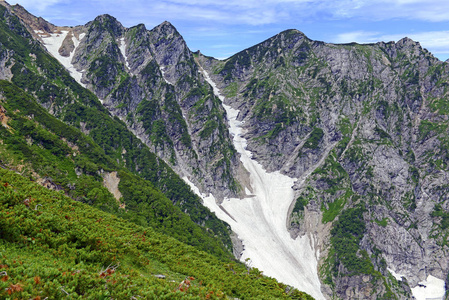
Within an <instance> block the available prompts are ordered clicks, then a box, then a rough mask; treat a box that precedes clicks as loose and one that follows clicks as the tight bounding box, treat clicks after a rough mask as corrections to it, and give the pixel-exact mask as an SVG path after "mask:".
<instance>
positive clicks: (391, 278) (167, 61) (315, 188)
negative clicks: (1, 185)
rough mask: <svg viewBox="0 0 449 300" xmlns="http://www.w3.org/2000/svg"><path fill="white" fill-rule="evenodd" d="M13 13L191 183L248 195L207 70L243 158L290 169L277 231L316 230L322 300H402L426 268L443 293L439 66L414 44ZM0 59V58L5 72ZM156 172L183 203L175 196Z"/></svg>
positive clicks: (74, 120) (67, 117)
mask: <svg viewBox="0 0 449 300" xmlns="http://www.w3.org/2000/svg"><path fill="white" fill-rule="evenodd" d="M11 10H12V11H14V13H16V14H17V15H18V16H19V17H20V18H21V20H22V21H23V22H24V23H25V24H27V27H28V29H29V30H30V31H31V32H32V34H33V37H34V38H35V39H37V40H39V41H40V42H42V43H43V44H44V46H46V47H47V49H48V50H49V52H50V53H52V55H53V56H54V57H56V58H57V59H58V60H59V61H60V62H61V63H63V64H64V66H65V67H66V68H67V69H68V70H69V71H71V75H72V77H74V78H75V79H76V80H77V81H78V82H79V83H80V84H82V85H83V86H85V87H86V88H87V89H89V90H90V91H92V92H93V93H94V94H95V95H96V96H97V97H98V98H99V99H100V100H101V101H102V105H99V104H98V103H97V104H95V105H92V107H93V108H95V109H98V110H99V111H107V112H108V113H109V114H111V115H112V116H114V117H115V121H116V122H118V123H119V124H121V126H122V127H121V128H124V127H126V128H128V130H130V131H131V132H132V133H133V134H134V135H135V136H137V137H138V138H139V139H140V141H142V142H143V143H144V144H145V145H147V146H148V147H149V149H151V150H152V151H153V152H154V153H156V154H157V156H158V157H160V158H161V159H162V160H164V161H165V162H166V163H167V164H168V165H170V166H171V167H172V168H173V169H174V170H175V172H176V173H177V174H178V175H179V176H180V177H187V178H188V179H189V180H190V181H191V182H192V183H193V184H194V185H195V186H197V187H198V188H199V191H200V192H201V193H203V194H205V195H208V194H209V193H211V194H213V195H214V196H215V197H216V198H217V200H218V202H220V201H222V200H223V199H226V198H233V197H241V198H243V197H244V196H247V195H248V194H250V190H251V176H250V175H249V173H248V171H247V170H245V168H244V167H243V165H242V162H241V161H240V157H239V154H238V153H237V152H236V150H235V147H234V145H233V142H232V136H231V135H230V133H229V131H228V127H229V123H228V116H227V114H226V112H225V110H224V109H223V107H222V103H221V102H220V100H219V99H218V98H217V97H216V96H215V95H214V93H213V90H212V88H211V86H210V85H209V84H208V82H207V81H206V80H205V78H204V75H202V73H201V72H200V71H201V70H202V69H204V70H206V71H207V72H208V74H210V76H211V77H212V79H213V81H214V82H215V83H216V84H217V86H218V88H219V89H220V91H221V92H222V93H223V94H224V96H225V100H224V101H225V103H226V104H227V105H230V106H231V107H233V108H235V109H238V110H239V111H240V113H239V115H238V120H239V121H243V125H242V126H243V130H244V132H245V133H244V137H245V139H246V140H247V141H248V145H247V149H248V150H249V151H251V153H252V155H253V157H252V158H253V159H255V160H256V161H257V162H259V163H261V164H262V166H263V167H264V168H265V169H266V170H268V171H269V172H274V171H280V172H281V173H282V174H285V175H288V176H289V177H291V178H297V179H298V180H297V181H296V183H295V185H294V190H295V201H293V203H292V204H291V206H290V213H289V216H288V224H286V230H287V228H288V230H289V231H290V234H291V236H292V237H293V238H295V237H297V236H303V235H308V236H309V237H310V238H311V239H312V240H313V247H314V249H315V251H316V253H317V259H318V261H319V267H318V270H317V272H318V274H319V277H320V280H321V284H322V286H321V290H322V292H323V294H324V295H325V296H326V297H328V298H340V299H378V298H383V299H393V298H396V299H410V298H411V296H412V294H413V295H422V291H423V288H422V287H420V282H422V281H424V280H426V279H427V278H431V277H429V275H432V276H434V277H437V278H438V279H439V281H438V284H437V286H434V285H431V284H430V285H428V288H427V292H428V293H430V292H429V290H432V291H434V290H435V291H436V292H435V293H436V294H435V295H436V296H435V297H440V296H441V297H442V293H444V290H445V287H444V282H445V284H446V286H447V285H448V279H447V278H448V273H449V263H448V262H449V260H448V259H447V258H448V248H447V247H448V243H447V238H448V230H449V226H448V221H447V220H449V202H448V201H447V200H448V198H447V195H448V189H449V185H447V178H449V177H448V175H449V174H448V162H449V153H448V149H449V139H448V136H449V135H448V133H449V132H448V125H449V124H448V121H449V120H448V114H449V99H448V86H449V66H448V64H447V62H441V61H439V60H438V59H436V58H435V57H433V56H432V55H431V54H430V53H429V52H428V51H427V50H425V49H423V48H422V47H421V46H420V45H419V43H417V42H415V41H412V40H410V39H408V38H404V39H402V40H400V41H398V42H397V43H394V42H389V43H383V42H380V43H376V44H367V45H359V44H355V43H352V44H329V43H325V42H318V41H313V40H310V39H309V38H307V37H306V36H305V35H304V34H303V33H301V32H300V31H298V30H286V31H283V32H281V33H279V34H277V35H276V36H274V37H272V38H270V39H267V40H266V41H263V42H261V43H260V44H258V45H255V46H253V47H251V48H248V49H245V50H243V51H241V52H239V53H237V54H236V55H234V56H232V57H230V58H229V59H227V60H217V59H214V58H212V57H206V56H204V55H202V54H201V53H200V52H196V53H193V52H191V51H190V50H189V49H188V47H187V45H186V43H185V41H184V40H183V39H182V37H181V36H180V34H179V33H178V32H177V30H176V29H175V28H174V27H173V26H172V25H171V24H170V23H168V22H164V23H162V24H160V25H159V26H156V27H155V28H154V29H152V30H147V29H146V28H145V26H144V25H142V24H140V25H137V26H134V27H131V28H125V27H123V26H122V25H121V24H120V23H119V22H118V21H117V20H116V19H115V18H113V17H112V16H109V15H102V16H99V17H97V18H96V19H95V20H93V21H91V22H89V23H87V24H86V25H82V26H76V27H57V26H54V25H52V24H49V23H46V21H44V20H42V19H39V18H36V17H33V16H31V15H30V14H28V13H27V12H26V11H25V10H24V9H23V8H21V7H20V6H14V7H12V8H11ZM24 34H25V33H24ZM10 55H11V53H10V52H5V53H4V55H3V58H4V59H3V60H2V61H3V62H4V63H3V68H0V69H2V76H4V77H6V79H10V80H11V78H12V80H13V82H14V80H16V79H17V78H16V79H14V77H12V76H11V75H12V74H9V73H8V72H9V71H8V70H9V68H8V67H7V64H8V63H7V61H8V56H10ZM0 66H2V65H1V64H0ZM14 76H16V75H14ZM26 84H27V83H26V82H25V81H24V82H23V83H22V85H19V86H21V87H22V88H23V89H26ZM35 90H36V91H37V90H38V89H35ZM50 99H52V98H51V97H50ZM38 100H39V101H40V102H41V104H42V106H43V107H45V108H46V109H47V110H48V111H49V112H50V113H51V114H53V115H55V116H57V117H59V118H61V119H63V120H64V121H65V122H67V123H68V124H71V125H74V126H75V127H77V128H79V129H80V130H81V131H83V132H84V133H85V134H87V135H90V136H96V141H97V143H98V144H99V145H100V146H101V147H102V148H103V149H104V150H105V153H106V154H108V155H110V156H112V157H114V158H115V159H116V160H117V161H118V163H119V164H120V165H122V166H125V167H127V168H128V169H129V170H131V171H132V172H134V173H136V174H140V176H142V177H143V178H145V179H150V180H152V181H156V182H158V178H156V177H158V176H159V175H161V173H160V172H158V173H157V174H154V173H148V170H147V169H146V168H143V167H141V166H140V165H139V164H142V163H143V162H144V161H145V160H144V159H142V160H140V161H139V160H136V158H135V157H133V156H132V155H130V154H129V153H128V151H129V150H128V148H126V147H124V145H123V144H121V142H120V141H119V140H118V139H115V140H114V141H113V142H110V141H108V136H106V135H105V134H112V135H113V134H114V133H113V132H107V131H102V132H101V134H100V133H99V132H98V133H96V130H97V128H98V127H97V126H98V125H95V124H94V123H95V122H93V120H92V122H90V123H88V122H86V121H85V120H82V118H81V119H80V118H79V116H78V115H80V114H81V115H82V114H83V109H80V108H79V107H75V106H71V107H70V106H67V104H68V103H69V102H70V101H67V100H65V101H59V102H58V101H48V100H46V101H44V98H42V97H38ZM100 135H102V136H100ZM127 138H128V137H127ZM138 147H141V146H138ZM162 172H165V171H162ZM160 183H161V184H159V185H158V188H160V189H161V190H162V191H163V192H164V193H166V194H167V195H168V196H169V198H170V199H171V200H172V201H173V202H175V203H176V204H177V205H179V206H180V207H181V209H183V199H182V198H183V197H182V196H183V195H179V194H177V195H173V192H171V189H170V186H167V185H166V184H165V183H164V182H160ZM170 193H172V194H171V195H172V196H173V197H170ZM243 243H245V241H243ZM234 244H236V240H234ZM298 251H299V252H300V249H298ZM237 254H238V253H237ZM398 274H401V275H403V276H404V277H405V278H406V279H405V280H401V279H400V278H401V276H400V275H398ZM424 285H425V284H424ZM428 295H430V294H428Z"/></svg>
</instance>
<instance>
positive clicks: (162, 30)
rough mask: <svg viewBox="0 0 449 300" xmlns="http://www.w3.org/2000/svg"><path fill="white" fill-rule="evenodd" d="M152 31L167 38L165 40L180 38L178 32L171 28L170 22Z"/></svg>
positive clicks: (173, 27) (165, 22) (163, 23)
mask: <svg viewBox="0 0 449 300" xmlns="http://www.w3.org/2000/svg"><path fill="white" fill-rule="evenodd" d="M152 31H155V32H158V33H159V34H161V35H165V36H167V39H169V38H170V37H180V36H181V35H180V34H179V32H178V30H177V29H176V28H175V26H173V25H172V24H171V23H170V22H168V21H164V22H162V23H161V24H159V25H158V26H156V27H154V29H153V30H152Z"/></svg>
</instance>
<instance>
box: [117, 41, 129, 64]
mask: <svg viewBox="0 0 449 300" xmlns="http://www.w3.org/2000/svg"><path fill="white" fill-rule="evenodd" d="M119 49H120V52H121V53H122V55H123V57H124V58H125V65H126V67H127V68H128V69H129V63H128V56H126V43H125V38H124V37H122V38H121V39H120V46H119Z"/></svg>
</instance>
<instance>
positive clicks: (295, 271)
mask: <svg viewBox="0 0 449 300" xmlns="http://www.w3.org/2000/svg"><path fill="white" fill-rule="evenodd" d="M202 72H203V74H204V77H205V79H206V81H208V82H209V83H210V84H211V86H212V87H213V89H214V93H215V94H216V95H217V96H218V97H219V98H220V100H221V101H222V103H223V100H224V97H223V96H221V95H220V93H219V90H218V89H217V87H216V85H215V84H214V82H213V81H212V80H211V78H210V77H209V75H208V74H207V72H206V71H204V70H202ZM223 107H224V108H225V110H226V113H227V116H228V121H229V124H230V128H229V132H230V134H231V136H233V142H234V146H235V148H236V150H237V151H238V152H239V153H240V155H241V161H242V163H243V165H244V167H245V168H246V169H247V170H248V171H249V173H250V180H251V186H252V189H253V194H252V195H250V196H249V197H247V198H244V199H235V198H232V199H225V200H224V201H223V203H222V204H221V205H218V204H217V203H216V201H215V198H214V197H213V195H209V196H207V195H201V193H200V192H199V190H198V189H197V188H196V187H195V186H194V185H193V184H192V183H191V182H190V181H189V180H188V178H184V180H185V181H186V182H187V183H188V184H190V186H191V187H192V189H193V190H194V191H195V192H196V193H197V194H199V195H200V196H201V197H202V198H203V201H204V205H205V206H207V207H208V208H209V209H210V210H212V211H213V212H215V214H216V215H217V217H218V218H220V219H222V220H224V221H225V222H227V223H228V224H230V225H231V227H232V230H233V231H234V232H235V233H236V234H237V235H238V236H239V238H240V239H241V240H242V242H243V246H244V250H243V253H242V257H241V260H242V261H246V259H249V260H248V261H249V263H248V264H249V265H250V266H251V267H256V268H258V269H259V270H261V271H263V273H264V274H265V275H267V276H271V277H274V278H276V279H278V280H279V281H281V282H283V283H286V284H289V285H292V286H294V287H296V288H298V289H299V290H301V291H304V292H307V293H308V294H310V295H311V296H313V297H314V298H315V299H324V296H323V294H322V293H321V289H320V281H319V278H318V269H317V265H318V262H317V258H316V256H315V251H314V248H313V245H312V243H311V240H310V239H309V237H308V236H303V237H300V238H297V239H292V238H291V237H290V234H289V232H288V231H287V228H286V225H285V224H286V222H287V215H288V209H289V206H290V204H291V203H292V201H293V198H294V192H293V189H292V186H293V184H294V182H295V180H296V179H294V178H290V177H288V176H285V175H283V174H281V173H280V172H273V173H267V172H266V171H265V170H264V169H263V167H262V165H261V164H259V163H258V162H256V161H254V160H252V159H251V157H252V153H251V152H250V151H248V150H246V145H247V141H246V139H244V138H243V137H242V127H241V125H242V122H240V121H238V120H237V115H238V113H239V111H238V110H235V109H233V108H231V107H230V106H228V105H225V104H224V103H223Z"/></svg>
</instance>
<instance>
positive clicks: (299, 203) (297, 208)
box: [293, 196, 309, 213]
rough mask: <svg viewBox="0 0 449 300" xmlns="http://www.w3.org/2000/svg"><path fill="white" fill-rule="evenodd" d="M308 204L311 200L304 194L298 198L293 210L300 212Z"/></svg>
mask: <svg viewBox="0 0 449 300" xmlns="http://www.w3.org/2000/svg"><path fill="white" fill-rule="evenodd" d="M307 204H309V200H308V199H306V198H304V197H302V196H299V197H298V199H296V202H295V206H294V207H293V212H296V213H298V212H300V211H304V207H306V206H307Z"/></svg>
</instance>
